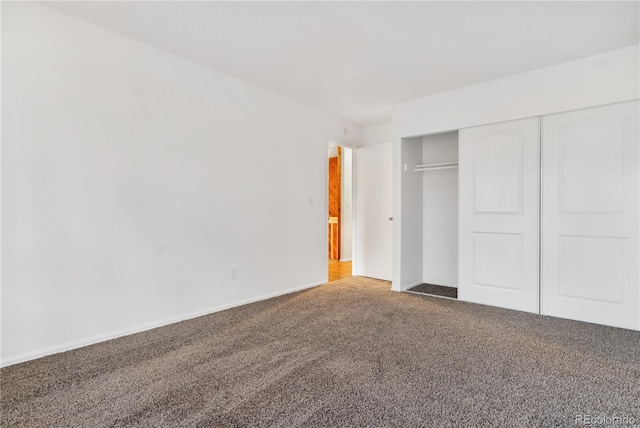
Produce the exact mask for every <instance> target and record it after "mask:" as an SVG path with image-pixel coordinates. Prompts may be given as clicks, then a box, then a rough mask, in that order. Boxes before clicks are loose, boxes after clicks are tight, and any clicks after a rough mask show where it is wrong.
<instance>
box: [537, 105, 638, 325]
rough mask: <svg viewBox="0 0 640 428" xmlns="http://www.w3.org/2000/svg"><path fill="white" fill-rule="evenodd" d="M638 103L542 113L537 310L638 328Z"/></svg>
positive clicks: (599, 322) (560, 315) (559, 315)
mask: <svg viewBox="0 0 640 428" xmlns="http://www.w3.org/2000/svg"><path fill="white" fill-rule="evenodd" d="M638 115H639V111H638V102H637V101H633V102H628V103H620V104H612V105H608V106H603V107H596V108H590V109H584V110H577V111H572V112H567V113H560V114H554V115H549V116H544V117H543V118H542V129H543V138H542V195H543V199H542V313H543V314H545V315H553V316H558V317H562V318H570V319H576V320H581V321H588V322H594V323H598V324H606V325H612V326H616V327H626V328H631V329H639V328H640V321H639V310H638V307H639V305H640V303H639V300H638V299H639V296H638V294H639V291H638V288H639V287H640V285H639V278H638V277H639V273H640V252H639V239H638V234H639V227H640V210H639V206H640V202H639V193H640V186H639V172H638V168H639V163H640V157H639V156H640V155H639V149H638V139H639V135H638V126H639V123H638V122H639V121H638Z"/></svg>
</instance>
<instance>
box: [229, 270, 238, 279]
mask: <svg viewBox="0 0 640 428" xmlns="http://www.w3.org/2000/svg"><path fill="white" fill-rule="evenodd" d="M229 277H230V278H231V279H232V280H234V279H238V268H237V267H232V268H231V272H230V273H229Z"/></svg>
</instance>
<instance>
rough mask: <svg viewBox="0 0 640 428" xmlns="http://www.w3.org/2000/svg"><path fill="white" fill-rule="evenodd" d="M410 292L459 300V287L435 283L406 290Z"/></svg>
mask: <svg viewBox="0 0 640 428" xmlns="http://www.w3.org/2000/svg"><path fill="white" fill-rule="evenodd" d="M406 291H407V292H409V293H414V294H421V295H423V296H432V297H440V298H442V299H450V300H458V289H457V288H455V287H445V286H443V285H435V284H420V285H416V286H415V287H411V288H409V289H407V290H406Z"/></svg>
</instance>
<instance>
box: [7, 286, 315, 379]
mask: <svg viewBox="0 0 640 428" xmlns="http://www.w3.org/2000/svg"><path fill="white" fill-rule="evenodd" d="M325 283H326V281H320V282H314V283H311V284H306V285H302V286H299V287H294V288H289V289H286V290H282V291H276V292H275V293H270V294H264V295H262V296H258V297H253V298H251V299H245V300H241V301H239V302H234V303H230V304H226V305H220V306H215V307H213V308H208V309H202V310H199V311H194V312H190V313H187V314H183V315H178V316H175V317H171V318H165V319H163V320H159V321H154V322H150V323H145V324H141V325H138V326H135V327H131V328H126V329H122V330H117V331H113V332H110V333H106V334H100V335H97V336H93V337H88V338H86V339H81V340H76V341H73V342H69V343H65V344H63V345H57V346H51V347H49V348H44V349H38V350H37V351H32V352H26V353H24V354H20V355H16V356H14V357H9V358H5V359H3V360H2V361H0V367H7V366H11V365H13V364H18V363H22V362H25V361H29V360H35V359H36V358H41V357H46V356H47V355H52V354H58V353H60V352H65V351H70V350H72V349H77V348H82V347H83V346H88V345H94V344H96V343H100V342H104V341H106V340H111V339H117V338H118V337H123V336H128V335H130V334H135V333H140V332H142V331H146V330H151V329H154V328H158V327H162V326H165V325H169V324H173V323H176V322H180V321H186V320H188V319H192V318H197V317H201V316H203V315H209V314H212V313H215V312H220V311H224V310H226V309H231V308H235V307H238V306H243V305H247V304H249V303H254V302H258V301H260V300H266V299H271V298H273V297H278V296H282V295H284V294H290V293H295V292H296V291H301V290H306V289H308V288H313V287H317V286H318V285H322V284H325Z"/></svg>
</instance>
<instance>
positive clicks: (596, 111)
mask: <svg viewBox="0 0 640 428" xmlns="http://www.w3.org/2000/svg"><path fill="white" fill-rule="evenodd" d="M638 106H639V103H638V101H637V100H636V101H630V102H624V103H617V104H611V105H605V106H600V107H594V108H587V109H583V110H576V111H570V112H564V113H557V114H550V115H545V116H541V117H532V118H526V119H520V120H513V121H508V122H502V123H495V124H489V125H482V126H474V127H470V128H465V129H460V130H458V131H455V132H449V133H446V134H439V135H429V136H420V137H411V138H403V139H402V143H401V146H402V147H401V150H400V160H401V165H402V169H403V170H402V171H401V174H400V175H401V177H400V192H401V202H402V204H401V222H402V223H401V225H400V232H401V237H400V239H401V243H400V246H399V249H400V263H399V266H400V269H401V272H400V281H401V284H402V285H403V289H404V290H408V289H410V288H411V287H414V286H416V285H418V284H421V283H432V284H438V285H447V286H450V287H457V291H458V298H459V299H460V300H463V301H468V302H474V303H480V304H485V305H492V306H499V307H503V308H509V309H516V310H520V311H526V312H532V313H539V314H543V315H550V316H556V317H562V318H569V319H575V320H580V321H587V322H593V323H599V324H605V325H611V326H616V327H623V328H630V329H635V330H640V150H639V146H640V144H639V140H640V135H639V132H638V129H639V127H640V121H639V117H640V111H639V107H638Z"/></svg>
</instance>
